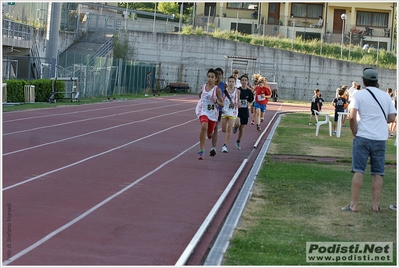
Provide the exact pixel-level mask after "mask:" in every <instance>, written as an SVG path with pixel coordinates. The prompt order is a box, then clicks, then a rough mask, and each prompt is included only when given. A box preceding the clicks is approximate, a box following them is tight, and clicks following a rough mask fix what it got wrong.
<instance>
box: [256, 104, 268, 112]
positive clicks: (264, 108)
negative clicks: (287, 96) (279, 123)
mask: <svg viewBox="0 0 399 268" xmlns="http://www.w3.org/2000/svg"><path fill="white" fill-rule="evenodd" d="M254 108H255V110H256V109H260V111H261V112H262V113H264V112H265V111H266V104H259V103H257V102H255V105H254Z"/></svg>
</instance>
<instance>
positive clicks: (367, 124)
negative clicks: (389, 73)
mask: <svg viewBox="0 0 399 268" xmlns="http://www.w3.org/2000/svg"><path fill="white" fill-rule="evenodd" d="M367 88H368V89H370V91H371V92H373V93H374V95H375V96H376V98H377V99H378V101H379V103H380V104H381V106H382V108H383V109H384V111H385V114H386V116H388V115H389V114H395V113H396V109H395V107H394V106H393V104H392V101H391V98H390V97H389V95H388V94H387V93H386V92H385V91H382V90H380V89H378V88H376V87H367ZM352 108H354V109H357V110H358V116H357V133H356V136H359V137H363V138H366V139H370V140H386V139H387V138H388V135H389V131H388V126H387V120H386V118H384V114H383V112H382V111H381V108H380V106H379V105H378V103H377V102H376V100H375V99H374V98H373V96H371V94H370V92H368V91H367V90H366V89H362V90H358V92H356V94H353V95H352V100H351V103H350V104H349V110H350V109H352Z"/></svg>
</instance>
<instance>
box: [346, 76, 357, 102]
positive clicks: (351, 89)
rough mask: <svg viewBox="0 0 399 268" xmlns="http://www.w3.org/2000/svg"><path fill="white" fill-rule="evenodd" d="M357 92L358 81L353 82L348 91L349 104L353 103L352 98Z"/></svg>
mask: <svg viewBox="0 0 399 268" xmlns="http://www.w3.org/2000/svg"><path fill="white" fill-rule="evenodd" d="M356 90H357V83H356V81H352V86H351V87H350V88H349V89H348V96H349V98H348V101H349V103H350V102H351V98H352V96H353V94H355V92H356Z"/></svg>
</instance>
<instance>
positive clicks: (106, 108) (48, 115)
mask: <svg viewBox="0 0 399 268" xmlns="http://www.w3.org/2000/svg"><path fill="white" fill-rule="evenodd" d="M168 100H179V101H180V99H174V98H172V99H168ZM127 101H131V100H127ZM185 101H186V102H190V100H188V99H185ZM108 103H110V102H100V103H92V104H87V105H99V104H108ZM152 103H159V101H151V102H140V103H137V102H135V103H133V104H129V105H121V106H112V107H102V108H96V109H91V110H79V111H76V106H68V107H64V108H72V107H74V109H75V111H73V112H66V113H58V114H47V115H38V116H31V117H24V118H17V119H10V120H5V121H3V123H9V122H16V121H23V120H29V119H36V118H45V117H52V116H63V115H71V114H79V113H87V112H94V111H102V110H110V109H117V108H127V107H133V106H139V105H148V104H152ZM80 107H81V106H80ZM43 109H49V108H43ZM43 109H38V111H40V110H43ZM23 112H26V111H15V112H8V113H7V114H10V115H11V114H14V113H23ZM31 112H32V110H29V113H31ZM3 116H4V115H3Z"/></svg>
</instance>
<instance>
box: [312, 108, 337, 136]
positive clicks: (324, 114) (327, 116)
mask: <svg viewBox="0 0 399 268" xmlns="http://www.w3.org/2000/svg"><path fill="white" fill-rule="evenodd" d="M313 111H314V114H315V118H316V122H317V123H316V136H319V128H320V126H321V125H324V124H328V128H329V133H330V137H331V136H332V124H331V121H330V115H329V114H327V113H320V112H319V111H317V110H313ZM319 116H325V120H324V121H320V120H319Z"/></svg>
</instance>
